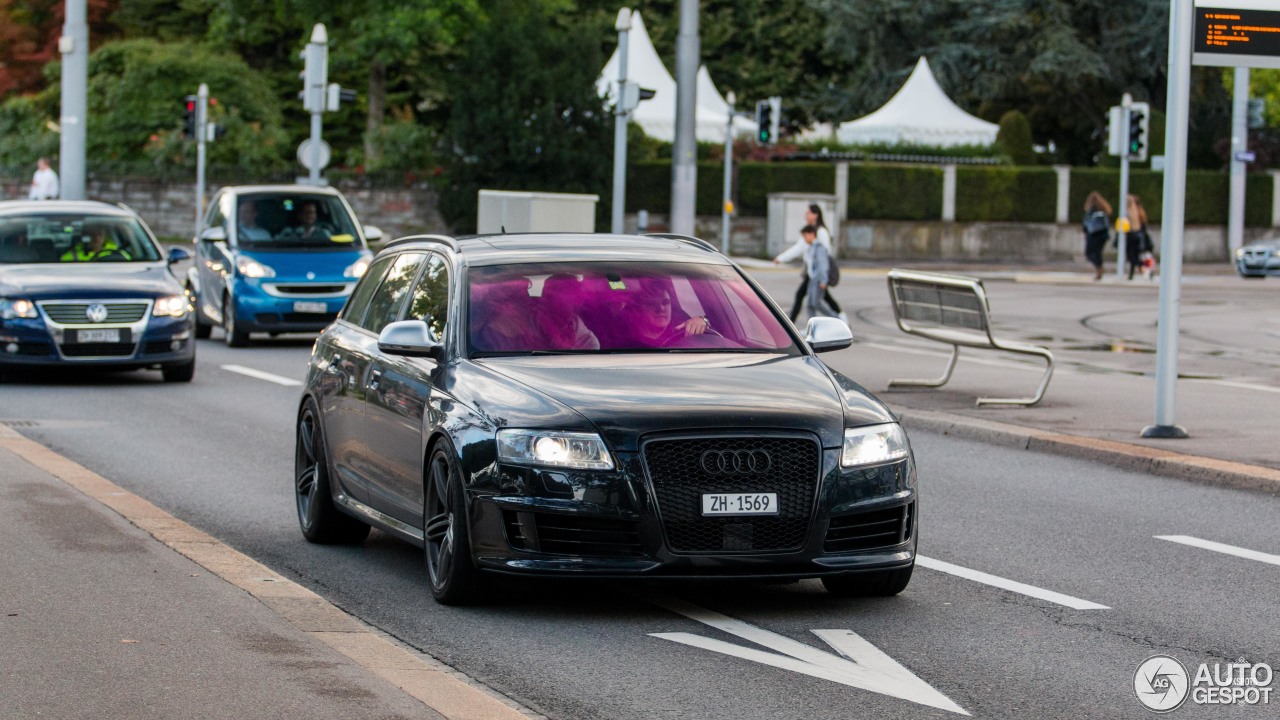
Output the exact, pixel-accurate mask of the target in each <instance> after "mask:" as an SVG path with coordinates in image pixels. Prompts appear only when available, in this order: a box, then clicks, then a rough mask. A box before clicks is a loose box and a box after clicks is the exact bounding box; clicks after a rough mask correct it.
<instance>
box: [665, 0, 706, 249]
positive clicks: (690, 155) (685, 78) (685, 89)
mask: <svg viewBox="0 0 1280 720" xmlns="http://www.w3.org/2000/svg"><path fill="white" fill-rule="evenodd" d="M700 53H701V51H700V49H699V45H698V0H680V33H679V35H678V36H677V37H676V137H675V144H674V146H673V147H672V152H671V155H672V157H671V230H672V232H676V233H680V234H682V235H692V234H693V230H694V215H695V213H696V212H697V193H698V144H697V142H696V140H695V138H694V122H695V119H696V118H695V114H696V113H697V107H698V103H697V100H698V99H697V93H696V91H697V85H698V58H699V55H700Z"/></svg>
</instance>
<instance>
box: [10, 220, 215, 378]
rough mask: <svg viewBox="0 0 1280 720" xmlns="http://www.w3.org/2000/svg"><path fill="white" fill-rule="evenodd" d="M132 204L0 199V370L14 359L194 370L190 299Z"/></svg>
mask: <svg viewBox="0 0 1280 720" xmlns="http://www.w3.org/2000/svg"><path fill="white" fill-rule="evenodd" d="M190 257H191V254H190V253H188V252H187V251H186V250H185V249H183V248H173V249H172V250H170V251H169V254H168V257H165V255H164V254H163V253H162V252H161V251H160V246H159V245H158V244H157V243H156V240H155V238H154V237H153V236H152V234H151V231H150V230H148V229H147V226H146V224H144V223H143V222H142V219H141V218H139V217H138V216H137V215H136V214H134V213H133V212H132V211H130V210H128V209H126V208H123V207H118V206H115V205H107V204H105V203H100V202H87V201H57V200H54V201H39V202H31V201H14V202H0V375H3V374H4V372H5V371H6V370H10V371H11V370H13V369H14V368H15V367H19V366H39V365H44V366H50V365H52V366H96V367H109V368H116V369H139V368H154V369H158V370H160V372H161V373H162V374H163V376H164V379H165V380H166V381H168V382H188V381H190V380H191V378H192V376H193V375H194V374H195V368H196V352H195V343H194V341H193V338H192V333H193V327H192V316H191V304H190V299H189V298H188V297H187V295H186V294H185V292H184V291H183V287H182V284H181V283H180V282H179V280H178V279H177V277H175V276H174V275H173V272H172V271H171V267H172V265H173V264H175V263H178V262H181V261H183V260H187V259H190Z"/></svg>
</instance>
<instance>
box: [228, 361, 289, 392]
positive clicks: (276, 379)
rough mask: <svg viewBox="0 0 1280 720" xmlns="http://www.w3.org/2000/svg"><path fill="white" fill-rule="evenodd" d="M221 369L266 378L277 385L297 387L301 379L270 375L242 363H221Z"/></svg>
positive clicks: (260, 378) (261, 378) (259, 378)
mask: <svg viewBox="0 0 1280 720" xmlns="http://www.w3.org/2000/svg"><path fill="white" fill-rule="evenodd" d="M222 369H223V370H226V371H227V372H233V373H237V374H239V375H245V376H247V377H251V378H256V379H258V380H266V381H267V382H269V383H275V384H277V385H285V386H288V387H298V386H301V385H302V381H301V380H294V379H293V378H287V377H283V376H280V375H272V374H271V373H269V372H263V371H261V370H254V369H253V368H248V367H245V366H243V365H223V366H222Z"/></svg>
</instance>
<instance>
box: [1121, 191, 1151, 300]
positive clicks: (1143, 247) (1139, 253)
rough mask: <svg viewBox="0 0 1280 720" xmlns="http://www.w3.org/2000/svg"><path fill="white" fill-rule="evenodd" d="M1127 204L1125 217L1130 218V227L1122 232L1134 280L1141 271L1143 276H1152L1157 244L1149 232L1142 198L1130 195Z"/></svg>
mask: <svg viewBox="0 0 1280 720" xmlns="http://www.w3.org/2000/svg"><path fill="white" fill-rule="evenodd" d="M1126 205H1127V209H1126V210H1125V217H1126V218H1128V220H1129V227H1128V228H1127V229H1126V230H1125V232H1124V233H1122V234H1123V235H1124V259H1125V263H1126V264H1127V266H1128V271H1129V279H1130V280H1132V279H1133V276H1134V273H1136V272H1139V271H1141V272H1142V275H1143V277H1146V278H1150V277H1151V271H1152V270H1153V269H1154V267H1155V255H1153V254H1152V252H1153V251H1154V250H1155V245H1154V243H1152V242H1151V235H1150V234H1149V233H1148V232H1147V210H1146V208H1144V207H1142V198H1140V197H1138V196H1137V195H1130V196H1129V197H1128V200H1127V202H1126ZM1148 261H1149V265H1148V264H1147V263H1148ZM1144 266H1145V267H1144Z"/></svg>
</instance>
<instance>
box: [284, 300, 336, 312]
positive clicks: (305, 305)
mask: <svg viewBox="0 0 1280 720" xmlns="http://www.w3.org/2000/svg"><path fill="white" fill-rule="evenodd" d="M293 311H294V312H299V313H322V312H328V311H329V306H328V304H326V303H322V302H307V301H305V300H299V301H298V302H296V303H294V304H293Z"/></svg>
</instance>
